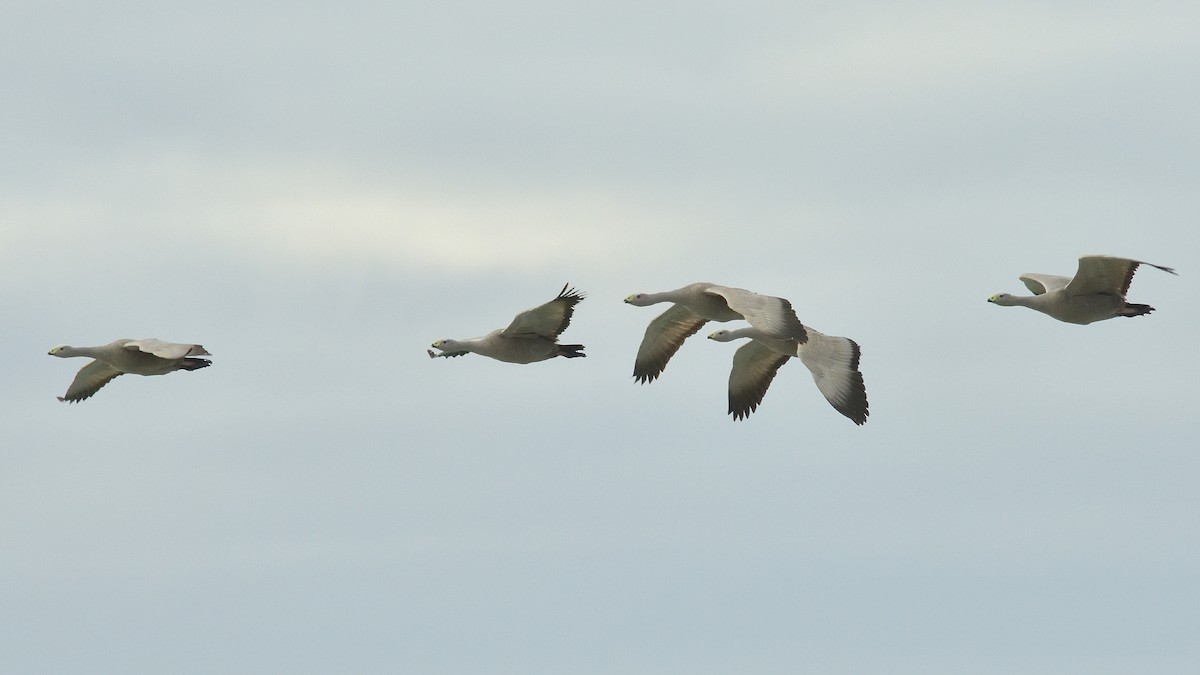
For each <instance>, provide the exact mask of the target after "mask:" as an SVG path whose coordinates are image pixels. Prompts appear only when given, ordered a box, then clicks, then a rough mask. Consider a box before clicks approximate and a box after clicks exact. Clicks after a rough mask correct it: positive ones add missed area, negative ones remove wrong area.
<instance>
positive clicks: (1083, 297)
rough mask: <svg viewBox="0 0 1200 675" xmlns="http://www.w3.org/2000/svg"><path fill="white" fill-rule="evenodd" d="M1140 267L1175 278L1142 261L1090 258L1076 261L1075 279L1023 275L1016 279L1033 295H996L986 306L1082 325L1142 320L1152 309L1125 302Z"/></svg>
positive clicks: (1113, 257)
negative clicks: (1129, 318) (1126, 318)
mask: <svg viewBox="0 0 1200 675" xmlns="http://www.w3.org/2000/svg"><path fill="white" fill-rule="evenodd" d="M1139 265H1149V266H1151V267H1155V268H1158V269H1160V270H1162V271H1164V272H1170V273H1171V274H1176V272H1175V270H1174V269H1172V268H1170V267H1163V266H1162V265H1155V264H1153V263H1148V262H1143V261H1141V260H1132V259H1130V258H1118V257H1116V256H1110V255H1089V256H1083V257H1082V258H1080V259H1079V268H1078V269H1077V270H1076V272H1075V276H1074V277H1063V276H1057V275H1053V274H1034V273H1027V274H1022V275H1021V276H1020V277H1019V278H1020V279H1021V281H1022V282H1024V283H1025V286H1026V287H1027V288H1028V289H1029V290H1031V291H1033V295H1011V294H1009V293H997V294H995V295H993V296H992V297H990V298H988V302H991V303H994V304H997V305H1000V306H1002V307H1014V306H1017V307H1028V308H1030V309H1034V310H1037V311H1039V312H1041V313H1043V314H1045V315H1047V316H1051V317H1054V318H1055V319H1058V320H1059V321H1065V322H1067V323H1076V324H1081V325H1086V324H1089V323H1093V322H1096V321H1104V320H1105V319H1112V318H1114V317H1118V316H1142V315H1145V314H1149V313H1150V312H1153V311H1154V308H1153V307H1151V306H1150V305H1141V304H1136V303H1131V302H1128V301H1127V300H1126V299H1125V294H1126V293H1128V292H1129V284H1130V282H1131V281H1133V273H1134V272H1136V271H1137V268H1138V266H1139Z"/></svg>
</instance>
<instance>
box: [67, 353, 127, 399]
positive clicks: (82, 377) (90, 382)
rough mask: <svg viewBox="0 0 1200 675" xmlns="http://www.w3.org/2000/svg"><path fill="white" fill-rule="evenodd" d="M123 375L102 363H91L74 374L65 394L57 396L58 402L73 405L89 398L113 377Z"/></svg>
mask: <svg viewBox="0 0 1200 675" xmlns="http://www.w3.org/2000/svg"><path fill="white" fill-rule="evenodd" d="M123 374H124V373H122V372H121V371H119V370H117V369H116V368H113V367H112V366H110V365H108V364H107V363H105V362H103V361H92V362H91V363H89V364H87V365H86V366H84V367H82V368H80V369H79V372H78V373H75V379H74V380H72V381H71V386H70V387H68V388H67V393H66V394H63V395H62V396H59V397H58V400H60V401H67V402H69V403H75V402H77V401H83V400H85V399H88V398H91V397H92V395H93V394H95V393H96V392H98V391H100V388H101V387H103V386H104V385H106V384H108V383H109V381H111V380H112V379H113V378H114V377H117V376H118V375H123Z"/></svg>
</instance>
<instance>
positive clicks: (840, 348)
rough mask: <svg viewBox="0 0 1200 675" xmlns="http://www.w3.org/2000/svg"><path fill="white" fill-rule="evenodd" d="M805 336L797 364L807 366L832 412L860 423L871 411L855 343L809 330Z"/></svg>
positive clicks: (864, 420)
mask: <svg viewBox="0 0 1200 675" xmlns="http://www.w3.org/2000/svg"><path fill="white" fill-rule="evenodd" d="M808 336H809V340H808V343H807V344H805V345H804V346H802V347H801V348H800V353H799V356H800V362H801V363H803V364H804V365H805V366H806V367H808V371H809V372H810V373H812V377H813V382H815V383H816V384H817V389H819V390H820V391H821V394H822V395H823V396H824V397H825V400H826V401H829V405H831V406H833V408H834V410H837V411H838V412H840V413H841V414H843V415H845V416H846V417H848V418H849V419H850V420H851V421H852V422H854V423H855V424H863V423H864V422H866V421H867V415H869V414H870V412H869V410H868V407H867V387H866V384H864V383H863V376H862V373H860V372H859V371H858V359H859V355H860V354H861V351H860V350H859V348H858V343H857V342H855V341H854V340H851V339H850V338H844V337H836V336H832V335H823V334H821V333H818V332H817V331H815V330H811V329H810V330H809V332H808Z"/></svg>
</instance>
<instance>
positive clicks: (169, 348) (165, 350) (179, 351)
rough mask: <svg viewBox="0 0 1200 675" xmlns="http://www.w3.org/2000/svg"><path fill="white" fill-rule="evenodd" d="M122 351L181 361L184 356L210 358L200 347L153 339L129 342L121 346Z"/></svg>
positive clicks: (206, 351)
mask: <svg viewBox="0 0 1200 675" xmlns="http://www.w3.org/2000/svg"><path fill="white" fill-rule="evenodd" d="M123 348H124V349H128V350H129V351H139V352H145V353H147V354H153V355H154V356H157V357H158V358H160V359H172V360H174V359H182V358H183V357H185V356H212V354H209V353H208V350H207V349H205V348H204V347H202V346H200V345H192V344H180V343H177V342H164V341H162V340H156V339H154V338H147V339H145V340H130V341H128V342H126V343H125V344H124V345H123Z"/></svg>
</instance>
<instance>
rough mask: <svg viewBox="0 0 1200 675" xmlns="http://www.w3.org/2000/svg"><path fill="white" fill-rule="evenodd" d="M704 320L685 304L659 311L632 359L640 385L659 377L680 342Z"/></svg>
mask: <svg viewBox="0 0 1200 675" xmlns="http://www.w3.org/2000/svg"><path fill="white" fill-rule="evenodd" d="M707 322H708V320H707V319H705V318H704V317H702V316H700V315H698V314H694V313H693V312H692V311H691V310H690V309H688V308H687V307H685V306H684V305H672V306H671V308H670V309H668V310H667V311H665V312H663V313H662V314H659V315H658V316H657V317H655V318H654V320H653V321H651V322H650V325H649V326H646V334H645V335H644V336H643V337H642V344H641V346H639V347H638V353H637V358H636V359H634V362H633V377H634V378H635V379H637V381H638V382H641V383H643V384H644V383H646V382H652V381H654V380H656V379H658V376H659V375H661V374H662V371H663V370H664V369H665V368H666V367H667V362H668V361H670V360H671V357H672V356H674V355H675V352H677V351H679V347H680V346H682V345H683V341H684V340H686V339H688V337H690V336H692V335H695V334H696V331H698V330H700V327H701V326H703V325H704V324H705V323H707Z"/></svg>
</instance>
